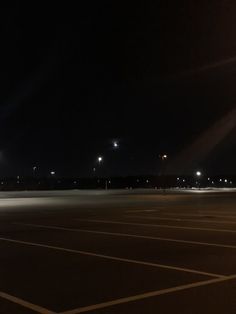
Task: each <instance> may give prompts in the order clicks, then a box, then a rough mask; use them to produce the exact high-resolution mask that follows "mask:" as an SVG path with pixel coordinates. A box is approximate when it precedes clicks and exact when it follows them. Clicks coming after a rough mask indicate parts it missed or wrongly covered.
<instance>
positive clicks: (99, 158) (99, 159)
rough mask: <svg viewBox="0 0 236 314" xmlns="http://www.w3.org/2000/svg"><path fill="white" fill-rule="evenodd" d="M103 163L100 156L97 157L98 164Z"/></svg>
mask: <svg viewBox="0 0 236 314" xmlns="http://www.w3.org/2000/svg"><path fill="white" fill-rule="evenodd" d="M102 161H103V157H102V156H98V162H99V164H100V163H101V162H102Z"/></svg>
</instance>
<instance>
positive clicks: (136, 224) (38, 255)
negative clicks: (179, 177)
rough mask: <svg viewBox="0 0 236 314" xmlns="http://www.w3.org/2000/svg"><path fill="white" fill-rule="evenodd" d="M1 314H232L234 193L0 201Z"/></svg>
mask: <svg viewBox="0 0 236 314" xmlns="http://www.w3.org/2000/svg"><path fill="white" fill-rule="evenodd" d="M0 249H1V255H0V278H1V280H0V313H4V314H14V313H20V314H23V313H26V314H27V313H44V314H47V313H61V314H76V313H91V314H92V313H94V314H95V313H98V314H105V313H106V314H107V313H109V314H128V313H135V314H154V313H160V314H172V313H181V314H189V313H191V314H197V313H201V314H202V313H207V314H209V313H214V314H218V313H221V314H222V313H227V314H231V313H232V314H233V313H234V314H235V313H236V192H235V191H234V190H232V191H229V190H220V191H211V190H210V191H205V190H202V191H199V190H194V191H165V192H163V191H158V190H136V191H135V190H133V191H128V190H127V191H126V190H124V191H121V190H120V191H77V190H74V191H56V192H27V191H26V192H1V193H0Z"/></svg>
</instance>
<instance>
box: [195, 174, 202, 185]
mask: <svg viewBox="0 0 236 314" xmlns="http://www.w3.org/2000/svg"><path fill="white" fill-rule="evenodd" d="M196 176H197V178H198V179H199V180H198V188H199V190H200V179H201V176H202V172H201V171H199V170H198V171H196Z"/></svg>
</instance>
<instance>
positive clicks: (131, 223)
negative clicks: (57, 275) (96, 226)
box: [75, 218, 236, 233]
mask: <svg viewBox="0 0 236 314" xmlns="http://www.w3.org/2000/svg"><path fill="white" fill-rule="evenodd" d="M75 220H77V221H87V222H98V223H105V224H116V225H131V226H141V227H158V228H167V229H185V230H201V231H213V232H229V233H236V230H229V229H215V228H198V227H184V226H173V225H159V224H149V223H139V222H126V221H119V220H116V221H115V220H100V219H82V218H76V219H75Z"/></svg>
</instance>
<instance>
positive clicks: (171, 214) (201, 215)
mask: <svg viewBox="0 0 236 314" xmlns="http://www.w3.org/2000/svg"><path fill="white" fill-rule="evenodd" d="M129 213H131V212H129ZM161 215H163V216H174V217H177V216H184V217H198V218H204V217H205V218H206V217H207V216H212V219H213V218H232V219H236V216H229V215H218V214H213V213H205V212H199V213H198V214H188V213H178V212H176V213H166V212H162V213H161Z"/></svg>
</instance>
